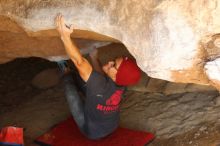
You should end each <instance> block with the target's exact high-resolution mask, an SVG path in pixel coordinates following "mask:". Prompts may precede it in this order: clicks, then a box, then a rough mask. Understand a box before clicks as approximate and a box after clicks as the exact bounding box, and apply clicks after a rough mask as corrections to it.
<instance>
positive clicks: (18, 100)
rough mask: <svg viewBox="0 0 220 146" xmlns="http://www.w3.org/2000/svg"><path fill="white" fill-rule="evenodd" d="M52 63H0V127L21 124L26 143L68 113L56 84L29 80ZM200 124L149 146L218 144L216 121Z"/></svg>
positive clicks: (30, 145)
mask: <svg viewBox="0 0 220 146" xmlns="http://www.w3.org/2000/svg"><path fill="white" fill-rule="evenodd" d="M55 67H56V64H55V63H52V62H49V61H46V60H43V59H39V58H29V59H16V60H14V61H12V62H9V63H6V64H2V65H0V128H1V127H4V126H9V125H10V126H18V127H23V128H24V140H25V145H26V146H37V144H34V143H33V141H34V139H35V138H36V137H38V136H40V135H41V134H43V133H44V132H46V131H47V130H49V129H50V128H51V127H52V126H53V125H55V124H56V123H58V122H59V121H62V120H64V119H66V118H67V117H68V116H69V115H70V113H69V110H68V106H67V103H66V101H65V97H64V93H63V88H62V86H61V85H60V84H57V85H56V86H53V87H51V88H48V89H38V88H36V87H34V86H33V85H32V84H31V81H32V79H33V77H34V76H36V75H37V74H38V73H39V72H41V71H42V70H45V69H48V68H55ZM128 92H133V91H128ZM128 122H129V121H128ZM122 126H123V125H122ZM203 127H205V128H202V129H201V128H198V129H192V130H191V131H189V132H187V133H184V134H182V135H178V136H176V137H172V138H169V139H159V138H156V139H155V140H154V141H153V142H152V143H151V144H149V146H220V127H219V126H217V125H216V123H204V125H203Z"/></svg>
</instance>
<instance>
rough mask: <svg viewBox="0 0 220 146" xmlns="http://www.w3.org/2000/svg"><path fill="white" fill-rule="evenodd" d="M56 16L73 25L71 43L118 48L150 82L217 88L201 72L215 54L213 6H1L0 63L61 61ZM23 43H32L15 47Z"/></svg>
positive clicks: (197, 0) (218, 27) (135, 2)
mask: <svg viewBox="0 0 220 146" xmlns="http://www.w3.org/2000/svg"><path fill="white" fill-rule="evenodd" d="M58 12H61V13H62V14H63V15H64V16H65V18H66V20H67V21H66V23H67V24H72V23H73V24H74V25H75V28H76V29H77V31H75V34H73V35H74V36H75V37H84V38H93V39H97V40H108V41H115V40H118V41H120V42H122V43H123V44H124V45H125V46H126V47H127V49H128V50H129V52H130V53H131V54H132V55H133V56H134V57H135V58H136V60H137V63H138V65H139V66H140V67H141V69H142V70H143V71H144V72H145V73H147V74H148V75H149V76H151V77H154V78H159V79H165V80H169V81H175V82H183V83H187V82H189V83H199V84H212V85H214V86H215V87H217V88H219V78H217V80H216V78H215V79H214V81H212V79H213V78H212V76H210V73H208V72H205V71H204V65H205V64H206V62H207V61H210V60H215V59H216V58H217V57H218V56H219V54H220V48H219V33H220V18H219V15H220V2H219V0H209V1H205V0H194V1H182V0H158V1H155V0H143V1H139V0H126V1H117V0H111V1H97V0H89V1H87V0H77V1H72V0H65V1H58V0H55V1H54V0H47V1H45V0H35V1H29V0H16V1H14V0H1V1H0V16H1V19H0V20H1V22H3V21H5V22H4V23H1V27H0V28H1V32H0V33H1V39H0V40H1V46H0V51H1V54H2V55H1V56H0V59H1V62H5V61H9V60H11V59H13V58H16V57H27V56H39V57H44V58H48V59H49V58H50V57H51V56H52V57H54V56H55V57H59V56H60V55H64V54H65V53H64V52H63V50H62V44H61V42H60V41H58V38H55V37H54V36H57V33H56V31H55V30H54V17H55V16H56V14H57V13H58ZM7 24H9V25H7ZM16 24H18V25H16ZM80 30H81V31H80ZM24 32H25V33H24ZM92 32H95V33H92ZM26 33H27V34H28V35H29V36H34V37H28V36H27V35H26ZM47 36H50V37H52V38H48V37H47ZM25 40H29V41H31V42H32V43H28V44H29V45H23V43H22V44H19V43H20V42H25ZM26 42H27V41H26ZM41 43H43V44H41ZM12 44H14V45H12ZM16 44H17V45H18V46H19V45H20V46H22V45H23V47H18V48H17V47H16ZM32 44H33V46H32ZM37 44H40V45H39V47H38V45H37ZM8 46H9V47H8ZM10 46H11V47H10ZM56 59H57V58H56ZM58 59H59V58H58ZM213 67H214V68H215V69H212V70H216V68H219V64H217V65H216V66H213ZM213 67H212V68H213ZM216 74H217V76H220V74H219V72H216ZM211 75H212V74H211ZM210 80H211V81H210Z"/></svg>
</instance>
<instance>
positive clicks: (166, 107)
mask: <svg viewBox="0 0 220 146" xmlns="http://www.w3.org/2000/svg"><path fill="white" fill-rule="evenodd" d="M126 97H127V99H125V100H124V101H123V104H122V108H121V124H122V125H124V126H126V127H129V128H133V129H138V130H146V131H147V130H150V131H155V133H156V134H157V136H158V137H163V138H169V137H173V136H176V135H178V134H182V133H185V132H188V131H189V130H192V129H194V128H198V127H199V126H201V125H203V124H204V123H206V122H214V123H219V122H220V121H219V119H220V116H219V110H220V105H219V103H220V102H219V100H220V96H219V93H218V92H193V93H183V94H173V95H169V96H164V95H163V94H159V93H155V94H149V93H146V94H143V93H141V92H140V93H138V92H136V93H134V92H128V93H127V95H126ZM127 121H129V122H127Z"/></svg>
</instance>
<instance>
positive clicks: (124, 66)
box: [116, 57, 141, 86]
mask: <svg viewBox="0 0 220 146" xmlns="http://www.w3.org/2000/svg"><path fill="white" fill-rule="evenodd" d="M140 78H141V70H140V68H139V67H138V66H137V64H136V62H135V61H134V60H132V59H130V58H128V57H124V58H123V61H122V62H121V64H120V66H119V68H118V72H117V74H116V84H118V85H121V86H127V85H134V84H136V83H137V82H138V81H139V79H140Z"/></svg>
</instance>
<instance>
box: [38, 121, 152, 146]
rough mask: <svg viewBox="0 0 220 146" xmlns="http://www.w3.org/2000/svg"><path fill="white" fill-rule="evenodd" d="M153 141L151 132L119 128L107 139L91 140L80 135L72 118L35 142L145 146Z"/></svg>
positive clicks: (63, 145) (58, 145)
mask: <svg viewBox="0 0 220 146" xmlns="http://www.w3.org/2000/svg"><path fill="white" fill-rule="evenodd" d="M153 139H154V135H153V134H152V133H150V132H146V131H136V130H131V129H127V128H122V127H119V128H118V129H117V130H116V131H115V132H113V133H112V134H110V135H109V136H107V137H105V138H102V139H99V140H90V139H88V138H86V137H85V136H84V135H82V134H81V133H80V131H79V129H78V127H77V125H76V123H75V122H74V120H73V118H72V117H70V118H68V119H67V120H65V121H62V122H61V123H59V124H57V125H56V126H54V127H53V128H52V129H51V130H49V131H48V132H46V133H45V134H43V135H41V136H39V137H38V138H37V139H36V141H35V142H36V143H38V144H40V145H42V146H144V145H146V144H148V143H150V142H151V141H152V140H153Z"/></svg>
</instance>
